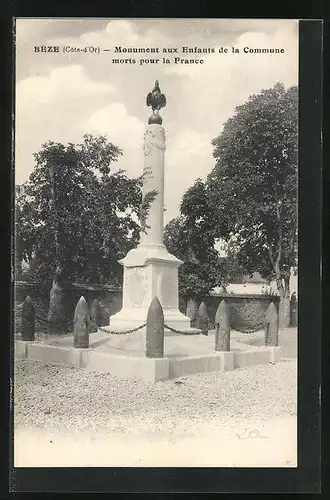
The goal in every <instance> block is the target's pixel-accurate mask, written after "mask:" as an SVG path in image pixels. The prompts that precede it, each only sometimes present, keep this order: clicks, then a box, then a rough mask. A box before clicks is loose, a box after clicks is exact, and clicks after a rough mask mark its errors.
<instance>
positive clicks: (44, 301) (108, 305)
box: [14, 282, 122, 331]
mask: <svg viewBox="0 0 330 500" xmlns="http://www.w3.org/2000/svg"><path fill="white" fill-rule="evenodd" d="M49 293H50V285H44V284H41V283H27V282H17V283H16V284H15V287H14V301H15V317H14V322H15V328H16V331H19V328H20V311H21V306H22V303H23V301H24V300H25V298H26V297H27V296H28V295H30V297H31V299H32V300H33V302H34V304H35V308H36V316H38V317H40V318H43V319H47V314H48V307H49ZM70 293H71V300H70V302H72V304H74V305H75V304H77V302H78V300H79V299H80V297H81V296H82V295H83V296H84V298H85V300H86V302H87V304H88V308H89V310H90V311H91V306H92V303H93V300H94V299H97V300H99V301H100V304H101V310H102V316H101V326H105V325H108V324H109V317H110V316H112V315H113V314H115V313H116V312H118V311H120V309H121V305H122V290H121V289H120V288H119V289H118V288H113V287H110V286H97V285H95V286H81V285H75V286H74V287H73V288H72V289H71V290H70ZM74 307H75V306H73V308H72V319H73V314H74ZM46 326H47V325H46V324H45V323H44V322H43V321H41V320H38V318H36V331H44V330H45V329H46Z"/></svg>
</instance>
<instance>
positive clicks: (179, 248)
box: [164, 179, 224, 298]
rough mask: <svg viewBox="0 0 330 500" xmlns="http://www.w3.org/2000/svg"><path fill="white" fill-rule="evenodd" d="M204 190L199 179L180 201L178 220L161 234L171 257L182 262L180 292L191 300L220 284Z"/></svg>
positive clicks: (220, 267)
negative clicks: (173, 256)
mask: <svg viewBox="0 0 330 500" xmlns="http://www.w3.org/2000/svg"><path fill="white" fill-rule="evenodd" d="M207 210H208V206H207V199H206V197H205V186H204V184H203V182H202V181H201V180H200V179H198V180H197V181H196V182H195V184H194V185H193V186H192V187H191V188H189V189H188V191H187V192H186V193H185V195H184V196H183V199H182V203H181V216H179V217H177V218H175V219H172V220H171V221H170V222H169V223H168V224H167V226H166V227H165V231H164V243H165V245H166V247H167V249H168V251H169V252H170V253H172V254H173V255H175V256H176V257H177V258H179V259H181V260H183V261H184V264H182V265H181V266H180V268H179V291H180V293H182V294H183V295H185V296H187V297H190V298H194V297H196V296H203V295H206V294H208V293H209V292H210V291H211V290H212V289H213V288H214V287H215V286H216V285H218V284H219V283H220V282H222V281H223V276H224V266H223V263H222V262H221V259H220V258H219V254H218V252H217V251H216V250H215V249H214V242H215V241H214V234H215V232H214V229H213V227H212V225H211V224H210V221H209V220H208V218H206V217H205V215H206V213H207Z"/></svg>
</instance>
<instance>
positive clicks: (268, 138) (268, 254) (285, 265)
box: [205, 83, 298, 296]
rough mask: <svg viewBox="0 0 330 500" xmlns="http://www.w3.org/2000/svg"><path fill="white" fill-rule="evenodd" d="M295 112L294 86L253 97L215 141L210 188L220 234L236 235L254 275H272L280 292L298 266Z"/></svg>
mask: <svg viewBox="0 0 330 500" xmlns="http://www.w3.org/2000/svg"><path fill="white" fill-rule="evenodd" d="M297 118H298V90H297V87H291V88H288V89H285V88H284V86H283V85H282V84H280V83H277V84H276V85H275V86H274V87H273V88H271V89H268V90H263V91H262V92H261V93H260V94H258V95H252V96H251V97H250V98H249V100H248V101H247V102H246V103H245V104H243V105H242V106H238V107H237V108H236V113H235V115H234V116H233V117H232V118H230V119H229V120H228V121H227V122H226V124H225V126H224V129H223V132H222V134H221V135H220V136H219V137H217V138H216V139H214V140H213V142H212V143H213V146H214V157H215V159H216V165H215V167H214V169H213V170H212V172H211V173H210V174H209V176H208V178H207V181H206V186H205V189H206V192H207V197H208V201H209V207H210V214H211V217H212V220H213V223H214V227H215V229H216V233H217V236H219V237H221V238H224V239H225V240H226V241H230V240H231V239H234V241H235V244H236V246H237V249H238V258H239V260H240V262H241V263H242V264H244V267H245V268H246V269H247V270H248V271H249V272H250V273H253V272H254V271H259V272H260V273H261V275H262V276H263V277H264V278H268V279H269V278H273V277H275V279H276V282H277V287H278V290H279V293H280V295H281V296H283V295H287V294H288V293H289V290H288V286H289V277H290V270H291V268H292V267H294V266H296V264H297V262H296V261H297V155H298V142H297V137H298V130H297V127H298V119H297Z"/></svg>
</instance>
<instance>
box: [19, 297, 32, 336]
mask: <svg viewBox="0 0 330 500" xmlns="http://www.w3.org/2000/svg"><path fill="white" fill-rule="evenodd" d="M21 337H22V340H25V341H33V340H34V339H35V309H34V304H33V302H32V299H31V297H30V296H29V295H28V296H27V297H26V299H25V300H24V302H23V306H22V320H21Z"/></svg>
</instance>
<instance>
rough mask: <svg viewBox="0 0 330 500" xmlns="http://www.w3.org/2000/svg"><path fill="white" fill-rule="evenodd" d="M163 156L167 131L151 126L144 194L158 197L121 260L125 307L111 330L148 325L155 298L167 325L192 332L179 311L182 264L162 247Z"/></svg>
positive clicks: (114, 318)
mask: <svg viewBox="0 0 330 500" xmlns="http://www.w3.org/2000/svg"><path fill="white" fill-rule="evenodd" d="M164 154H165V131H164V128H163V127H162V126H161V125H159V124H152V125H148V127H147V128H146V131H145V134H144V156H145V163H144V170H143V195H145V194H146V193H148V192H150V191H152V190H155V191H157V195H156V197H155V199H154V201H153V202H152V204H151V206H150V210H149V213H148V217H147V219H146V232H145V233H142V235H141V240H140V244H139V245H138V247H137V248H135V249H133V250H131V251H130V252H129V253H128V254H127V255H126V257H125V258H124V259H122V260H121V261H120V263H121V264H122V265H123V266H124V283H123V306H122V309H121V311H119V312H118V313H117V314H115V315H114V316H111V318H110V327H109V330H114V331H126V330H129V329H132V328H135V327H138V326H140V325H141V324H143V323H146V320H147V314H148V309H149V306H150V304H151V301H152V299H153V298H154V297H158V299H159V301H160V303H161V305H162V307H163V311H164V322H165V324H167V325H168V326H170V327H171V328H175V329H177V330H184V331H189V330H190V319H189V318H188V317H186V316H185V315H184V314H182V313H181V312H180V311H179V294H178V268H179V266H180V265H181V264H182V261H181V260H179V259H177V258H176V257H175V256H174V255H171V254H169V253H168V251H167V249H166V248H165V246H164V244H163V231H164ZM165 333H166V334H168V333H169V331H167V332H166V330H165Z"/></svg>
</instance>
